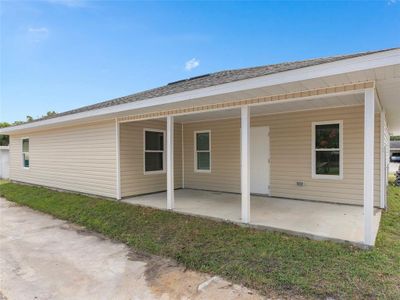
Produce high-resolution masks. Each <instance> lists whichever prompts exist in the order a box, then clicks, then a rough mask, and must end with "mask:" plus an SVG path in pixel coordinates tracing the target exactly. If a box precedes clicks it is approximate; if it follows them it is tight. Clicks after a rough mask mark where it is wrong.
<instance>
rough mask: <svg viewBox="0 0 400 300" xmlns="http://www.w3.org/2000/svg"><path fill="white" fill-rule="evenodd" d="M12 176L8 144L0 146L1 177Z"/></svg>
mask: <svg viewBox="0 0 400 300" xmlns="http://www.w3.org/2000/svg"><path fill="white" fill-rule="evenodd" d="M9 177H10V150H9V147H8V146H0V178H2V179H8V178H9Z"/></svg>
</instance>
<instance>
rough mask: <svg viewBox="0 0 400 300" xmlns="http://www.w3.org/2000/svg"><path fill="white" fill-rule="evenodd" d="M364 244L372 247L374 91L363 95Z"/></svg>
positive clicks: (367, 90) (366, 91) (371, 90)
mask: <svg viewBox="0 0 400 300" xmlns="http://www.w3.org/2000/svg"><path fill="white" fill-rule="evenodd" d="M364 104H365V105H364V244H366V245H369V246H372V245H373V243H374V241H373V235H374V234H373V228H372V223H373V217H374V131H375V130H374V127H375V126H374V124H375V91H374V89H372V88H371V89H366V90H365V94H364Z"/></svg>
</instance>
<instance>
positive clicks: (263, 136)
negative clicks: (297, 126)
mask: <svg viewBox="0 0 400 300" xmlns="http://www.w3.org/2000/svg"><path fill="white" fill-rule="evenodd" d="M269 171H270V151H269V127H251V129H250V192H251V193H254V194H269V193H270V191H269V181H270V174H269Z"/></svg>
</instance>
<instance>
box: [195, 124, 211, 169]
mask: <svg viewBox="0 0 400 300" xmlns="http://www.w3.org/2000/svg"><path fill="white" fill-rule="evenodd" d="M194 152H195V160H194V169H195V171H196V172H211V131H210V130H206V131H195V132H194Z"/></svg>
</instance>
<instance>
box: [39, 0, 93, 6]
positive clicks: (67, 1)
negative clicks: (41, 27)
mask: <svg viewBox="0 0 400 300" xmlns="http://www.w3.org/2000/svg"><path fill="white" fill-rule="evenodd" d="M47 2H49V3H52V4H60V5H64V6H67V7H83V6H86V1H84V0H47Z"/></svg>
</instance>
